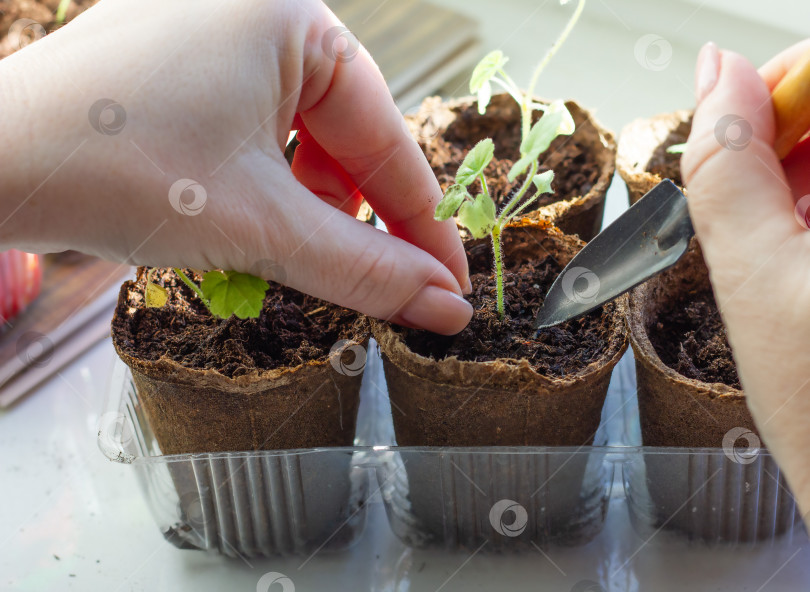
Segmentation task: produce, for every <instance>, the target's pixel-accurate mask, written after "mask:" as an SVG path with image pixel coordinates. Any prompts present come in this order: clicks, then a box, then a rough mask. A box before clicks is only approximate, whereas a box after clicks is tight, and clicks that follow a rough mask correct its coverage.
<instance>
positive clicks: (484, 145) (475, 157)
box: [456, 138, 495, 187]
mask: <svg viewBox="0 0 810 592" xmlns="http://www.w3.org/2000/svg"><path fill="white" fill-rule="evenodd" d="M494 154H495V144H493V143H492V140H491V139H489V138H484V139H483V140H481V141H480V142H478V143H477V144H476V145H475V146H473V148H472V150H470V151H469V152H468V153H467V156H465V157H464V160H463V161H462V162H461V166H459V167H458V172H457V173H456V183H457V184H459V185H464V186H465V187H466V186H467V185H469V184H470V183H472V182H473V181H475V179H476V178H477V177H478V175H480V174H481V173H482V172H483V171H484V169H485V168H487V165H488V164H489V162H490V161H491V160H492V156H493V155H494Z"/></svg>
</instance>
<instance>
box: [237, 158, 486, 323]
mask: <svg viewBox="0 0 810 592" xmlns="http://www.w3.org/2000/svg"><path fill="white" fill-rule="evenodd" d="M274 164H275V165H276V168H277V171H276V174H275V175H271V176H272V179H271V178H269V177H268V179H266V180H265V181H264V183H263V184H262V185H260V186H263V187H266V188H267V187H271V188H273V189H272V190H273V191H277V192H278V195H283V196H285V199H283V200H277V199H276V200H273V199H266V200H265V203H267V204H271V205H270V206H268V210H269V211H268V212H267V213H266V217H265V216H257V218H258V219H265V220H268V219H276V220H283V221H284V224H283V225H281V226H278V225H274V226H275V227H276V229H277V231H278V232H279V233H280V234H277V235H276V236H275V237H273V239H272V240H267V241H266V242H265V243H264V244H262V245H259V246H258V247H257V248H256V249H255V250H253V253H251V255H253V254H254V253H256V252H257V251H258V255H253V256H255V257H256V260H273V261H278V262H279V264H280V266H281V268H282V269H283V275H282V277H279V269H278V267H276V268H275V269H274V270H273V275H274V276H275V277H272V278H268V279H275V280H276V281H281V282H282V283H284V284H286V285H288V286H290V287H292V288H295V289H296V290H300V291H301V292H305V293H307V294H310V295H312V296H315V297H317V298H321V299H323V300H327V301H329V302H334V303H335V304H338V305H340V306H345V307H347V308H351V309H354V310H357V311H360V312H362V313H364V314H367V315H369V316H372V317H376V318H381V319H386V320H390V321H393V322H395V323H399V324H401V325H406V326H410V327H418V328H422V329H428V330H430V331H434V332H436V333H441V334H444V335H453V334H455V333H458V332H459V331H461V330H462V329H463V328H464V327H466V326H467V323H469V321H470V318H471V317H472V313H473V308H472V306H471V305H470V303H469V302H467V301H466V300H465V299H464V298H463V297H462V295H461V294H462V290H461V287H460V286H459V283H458V280H457V279H456V277H455V276H454V275H453V273H452V272H451V271H450V270H449V269H448V268H447V267H446V265H445V263H446V262H444V261H439V260H437V259H436V258H435V257H433V256H432V255H431V254H429V253H427V252H426V251H423V250H422V249H420V248H419V247H417V246H414V245H412V244H410V243H408V242H406V241H405V240H403V239H400V238H398V237H395V236H393V235H390V234H387V233H385V232H383V231H382V230H378V229H376V228H374V227H373V226H371V225H370V224H366V223H364V222H361V221H359V220H356V219H355V218H354V217H352V216H350V215H349V214H347V213H345V212H343V211H340V210H338V209H336V208H334V207H332V206H331V205H329V204H328V203H326V202H325V201H323V200H322V199H320V198H319V197H318V196H316V195H315V194H313V193H312V192H310V191H309V190H308V189H307V188H306V187H304V186H303V185H301V183H299V182H298V181H297V180H296V179H295V178H294V177H293V175H292V174H291V173H290V170H289V168H287V169H286V172H285V171H284V167H283V166H281V165H278V164H277V163H274ZM258 174H259V175H260V176H261V175H263V174H268V172H267V171H266V170H265V171H262V172H259V173H258ZM302 212H306V215H305V216H302V215H301V213H302ZM282 235H283V236H282ZM265 236H266V235H265ZM458 249H459V251H461V252H460V253H452V255H454V256H464V251H463V247H462V246H461V242H460V241H459V243H458ZM269 250H272V252H268V251H269ZM279 251H282V252H279ZM246 267H247V268H250V267H251V266H250V265H247V266H246Z"/></svg>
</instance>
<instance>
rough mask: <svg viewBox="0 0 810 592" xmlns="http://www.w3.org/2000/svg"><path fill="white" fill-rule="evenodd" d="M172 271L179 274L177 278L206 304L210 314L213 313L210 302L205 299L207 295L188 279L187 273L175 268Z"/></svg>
mask: <svg viewBox="0 0 810 592" xmlns="http://www.w3.org/2000/svg"><path fill="white" fill-rule="evenodd" d="M172 269H174V273H176V274H177V277H179V278H180V279H181V280H183V283H184V284H185V285H187V286H188V287H189V288H191V289H192V290H193V291H194V293H195V294H196V295H197V297H198V298H199V299H200V300H201V301H202V303H203V304H205V308H207V309H208V312H211V307H210V306H208V300H206V299H205V295H204V294H203V292H202V290H200V287H199V286H198V285H197V284H195V283H194V282H192V281H191V278H190V277H188V276H187V275H186V273H185V272H184V271H183V270H182V269H180V268H179V267H173V268H172ZM211 314H213V313H211Z"/></svg>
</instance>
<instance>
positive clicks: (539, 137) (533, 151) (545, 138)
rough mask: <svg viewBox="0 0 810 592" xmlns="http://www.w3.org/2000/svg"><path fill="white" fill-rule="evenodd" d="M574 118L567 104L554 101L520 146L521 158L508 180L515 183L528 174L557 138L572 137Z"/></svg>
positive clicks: (512, 169) (510, 172)
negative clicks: (530, 167) (529, 169)
mask: <svg viewBox="0 0 810 592" xmlns="http://www.w3.org/2000/svg"><path fill="white" fill-rule="evenodd" d="M575 127H576V126H575V124H574V118H573V117H571V113H569V111H568V109H567V108H566V106H565V103H563V102H562V101H554V102H553V103H551V104H550V105H549V106H548V107H547V108H546V111H545V113H544V114H543V116H542V117H541V118H540V120H539V121H538V122H537V123H535V124H534V125H533V126H532V128H531V129H530V130H529V133H528V135H527V136H526V138H525V139H524V140H523V142H521V144H520V154H521V158H520V160H518V161H517V162H516V163H515V164H514V165H513V166H512V168H511V170H510V171H509V174H508V175H507V178H508V179H509V182H510V183H511V182H513V181H514V180H515V179H516V178H517V177H518V176H520V175H522V174H523V173H525V172H526V169H527V168H529V165H530V164H532V163H533V162H534V161H535V160H537V158H538V157H539V156H540V154H542V153H543V152H545V151H546V150H548V147H549V146H551V143H552V142H553V141H554V138H556V137H557V136H563V135H565V136H570V135H571V134H572V133H574V129H575Z"/></svg>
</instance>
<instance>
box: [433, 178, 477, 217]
mask: <svg viewBox="0 0 810 592" xmlns="http://www.w3.org/2000/svg"><path fill="white" fill-rule="evenodd" d="M469 195H470V194H469V193H468V192H467V188H466V187H464V185H459V184H457V183H456V184H454V185H450V187H448V188H447V191H445V193H444V197H443V198H442V201H440V202H439V203H438V204H436V212H435V213H434V214H433V219H434V220H438V221H439V222H443V221H444V220H447V219H448V218H450V217H452V216H454V215H455V213H456V211H457V210H458V208H459V206H460V205H461V204H462V203H463V202H464V199H465V198H466V197H467V196H469Z"/></svg>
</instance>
